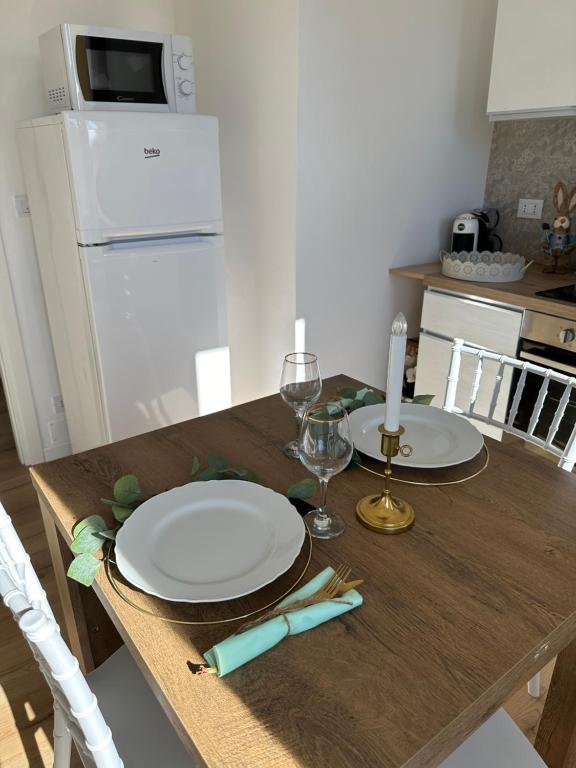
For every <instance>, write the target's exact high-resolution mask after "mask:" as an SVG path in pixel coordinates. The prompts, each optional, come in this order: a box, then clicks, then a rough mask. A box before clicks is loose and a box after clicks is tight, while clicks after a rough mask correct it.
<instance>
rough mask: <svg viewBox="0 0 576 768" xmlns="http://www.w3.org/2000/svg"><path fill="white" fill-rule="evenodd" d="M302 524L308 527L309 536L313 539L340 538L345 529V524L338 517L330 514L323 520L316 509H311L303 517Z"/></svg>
mask: <svg viewBox="0 0 576 768" xmlns="http://www.w3.org/2000/svg"><path fill="white" fill-rule="evenodd" d="M304 522H305V523H306V525H307V526H308V530H309V531H310V536H313V537H314V538H315V539H335V538H336V536H341V535H342V534H343V533H344V531H345V529H346V523H345V522H344V520H342V518H341V517H340V515H337V514H336V513H334V512H332V513H329V514H328V516H327V517H324V518H323V517H321V515H320V513H319V510H318V509H313V510H312V511H311V512H308V514H307V515H304Z"/></svg>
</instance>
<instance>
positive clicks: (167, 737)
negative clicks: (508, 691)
mask: <svg viewBox="0 0 576 768" xmlns="http://www.w3.org/2000/svg"><path fill="white" fill-rule="evenodd" d="M0 594H1V595H2V597H3V600H4V603H5V604H6V606H7V607H8V608H10V610H11V611H12V614H13V616H14V618H15V619H16V621H17V622H18V624H19V626H20V629H21V630H22V632H23V634H24V637H25V638H26V640H27V641H28V643H29V644H30V647H31V648H32V652H33V654H34V657H35V658H36V660H37V662H38V664H39V666H40V669H41V670H42V672H43V674H44V676H45V678H46V681H47V683H48V685H49V687H50V689H51V691H52V695H53V697H54V768H69V766H70V754H71V747H72V741H73V742H74V744H75V745H76V748H77V749H78V752H79V754H80V758H81V760H82V763H83V764H84V766H86V768H94V766H96V768H124V766H125V768H162V766H166V768H190V767H191V766H194V765H196V763H195V762H194V760H193V759H192V758H191V757H190V756H189V755H188V753H187V752H186V751H185V750H184V747H183V746H182V744H181V743H180V741H179V740H178V739H177V737H176V734H175V733H174V731H173V729H172V726H171V725H170V723H169V722H168V720H167V719H166V717H165V715H164V713H163V712H162V710H161V709H160V706H159V704H158V702H157V701H156V699H155V698H154V696H153V695H152V692H151V690H150V688H149V687H148V685H147V683H146V681H145V680H144V678H143V677H142V675H141V674H140V671H139V670H138V668H137V667H136V665H135V664H134V662H133V661H132V659H131V657H130V654H129V653H128V652H127V651H126V649H125V648H122V649H120V650H119V651H117V652H116V653H115V654H113V655H112V656H111V657H110V658H109V659H108V660H107V661H106V662H104V664H102V665H101V666H100V667H98V669H96V670H94V672H91V673H90V674H89V675H88V682H89V683H90V686H88V682H87V680H86V678H85V677H84V676H83V675H82V672H81V671H80V668H79V665H78V661H77V659H76V658H75V657H74V656H73V655H72V653H71V652H70V650H69V649H68V646H67V645H66V643H65V642H64V640H63V639H62V637H61V636H60V631H59V629H58V625H57V623H56V621H55V619H54V616H53V614H52V611H51V610H50V607H49V606H48V603H47V601H46V595H45V593H44V591H43V590H42V587H41V586H40V582H39V581H38V577H37V576H36V573H35V572H34V569H33V567H32V564H31V563H30V558H29V556H28V555H27V554H26V551H25V550H24V547H23V546H22V542H21V541H20V539H19V538H18V535H17V533H16V531H15V530H14V527H13V526H12V521H11V520H10V518H9V516H8V515H7V514H6V511H5V510H4V508H3V506H2V504H0ZM94 692H96V694H97V696H96V695H94ZM105 718H106V719H105ZM108 723H110V725H111V728H110V727H109V725H108ZM112 734H114V737H113V736H112ZM120 756H121V757H120ZM487 766H490V768H546V766H545V764H544V763H543V762H542V760H541V759H540V757H539V756H538V754H537V753H536V752H535V750H534V749H533V748H532V746H531V745H530V743H529V742H528V740H527V739H526V738H525V737H524V736H523V734H522V733H521V731H520V730H519V728H518V727H517V726H516V725H515V724H514V722H513V721H512V719H511V718H510V717H508V715H506V713H505V712H504V711H503V710H499V711H498V712H497V713H496V714H495V715H493V716H492V717H491V718H490V719H489V720H487V721H486V722H485V723H484V724H483V725H482V726H481V727H480V728H479V729H478V730H477V731H476V732H475V733H474V734H472V736H470V737H469V738H468V739H467V740H466V741H465V742H464V743H463V744H462V745H461V746H460V747H459V748H458V749H457V750H456V752H454V753H453V754H452V755H451V756H450V757H449V758H448V759H447V760H446V761H445V762H444V763H442V766H441V768H487Z"/></svg>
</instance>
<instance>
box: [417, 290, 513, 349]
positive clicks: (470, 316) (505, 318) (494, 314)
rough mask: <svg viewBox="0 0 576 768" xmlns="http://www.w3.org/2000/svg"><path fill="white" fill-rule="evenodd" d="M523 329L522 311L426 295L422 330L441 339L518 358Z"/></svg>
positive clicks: (430, 292)
mask: <svg viewBox="0 0 576 768" xmlns="http://www.w3.org/2000/svg"><path fill="white" fill-rule="evenodd" d="M521 325H522V311H521V310H514V309H508V308H507V307H499V306H498V305H495V304H485V303H484V302H481V301H476V300H474V299H472V298H461V297H459V296H452V295H450V294H446V293H437V292H436V291H426V293H425V294H424V303H423V305H422V321H421V323H420V327H421V328H422V330H423V331H429V332H430V333H433V334H436V335H437V336H445V337H446V338H447V339H455V338H460V339H464V341H466V342H467V343H468V344H472V345H473V346H476V347H483V348H484V349H489V350H491V351H492V352H499V353H501V354H504V355H511V356H512V357H514V356H515V355H516V350H517V348H518V340H519V338H520V326H521Z"/></svg>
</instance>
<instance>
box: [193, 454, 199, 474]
mask: <svg viewBox="0 0 576 768" xmlns="http://www.w3.org/2000/svg"><path fill="white" fill-rule="evenodd" d="M199 469H200V459H199V458H198V456H194V458H193V459H192V476H194V475H195V474H196V472H198V470H199Z"/></svg>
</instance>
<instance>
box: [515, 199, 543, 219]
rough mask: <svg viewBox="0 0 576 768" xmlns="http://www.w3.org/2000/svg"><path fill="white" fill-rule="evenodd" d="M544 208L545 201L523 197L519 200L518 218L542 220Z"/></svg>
mask: <svg viewBox="0 0 576 768" xmlns="http://www.w3.org/2000/svg"><path fill="white" fill-rule="evenodd" d="M543 207H544V200H532V199H530V198H524V197H522V198H520V200H518V213H517V214H516V216H517V218H519V219H541V218H542V208H543Z"/></svg>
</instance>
